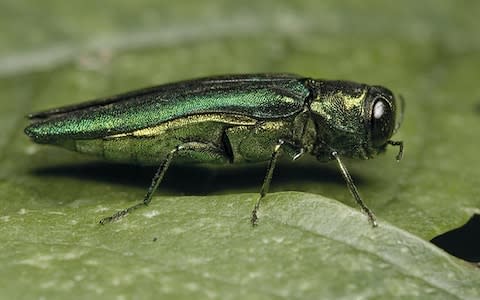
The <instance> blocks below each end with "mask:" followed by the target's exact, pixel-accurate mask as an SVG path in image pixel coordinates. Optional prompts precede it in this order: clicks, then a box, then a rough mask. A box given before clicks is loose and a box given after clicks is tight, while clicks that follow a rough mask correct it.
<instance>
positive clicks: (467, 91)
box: [0, 0, 480, 299]
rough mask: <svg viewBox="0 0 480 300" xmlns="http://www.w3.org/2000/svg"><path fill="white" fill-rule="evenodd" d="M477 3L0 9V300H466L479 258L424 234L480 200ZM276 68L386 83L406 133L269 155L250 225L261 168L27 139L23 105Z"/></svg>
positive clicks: (60, 4) (67, 4) (30, 4)
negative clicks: (147, 195) (164, 164)
mask: <svg viewBox="0 0 480 300" xmlns="http://www.w3.org/2000/svg"><path fill="white" fill-rule="evenodd" d="M479 12H480V3H478V2H474V1H421V2H420V1H396V2H393V1H361V2H360V1H341V2H340V1H301V0H295V1H175V2H172V1H148V0H139V1H101V2H98V1H81V2H71V1H53V0H47V1H42V2H38V1H26V0H24V1H21V0H20V1H19V0H15V1H13V0H3V1H2V2H1V3H0V28H1V33H0V104H1V106H0V128H1V130H2V133H1V134H0V212H1V213H0V223H1V227H0V263H1V265H2V270H1V271H0V289H1V292H2V293H1V294H0V298H4V299H13V298H17V299H18V298H42V297H43V298H66V297H68V298H86V297H89V296H93V297H102V298H116V299H134V298H147V297H152V298H153V297H156V298H158V297H162V296H163V297H165V298H169V299H192V298H211V299H244V298H247V297H248V298H249V299H267V298H268V299H273V298H278V299H294V298H296V299H318V298H322V299H332V298H336V299H338V298H347V299H349V298H356V299H357V298H358V299H363V298H368V299H378V298H381V299H385V298H392V297H398V298H406V299H407V298H408V299H411V298H420V299H429V298H432V299H451V298H459V299H475V298H476V299H478V298H479V297H480V288H479V287H478V282H480V274H479V270H478V269H475V268H474V267H473V266H472V265H470V264H468V263H466V262H464V261H461V260H459V259H456V258H454V257H452V256H450V255H448V254H446V253H445V252H443V251H442V250H440V249H438V248H436V247H435V246H433V245H431V244H430V243H429V242H428V241H429V240H430V239H431V238H433V237H435V236H437V235H439V234H441V233H444V232H446V231H448V230H451V229H453V228H456V227H458V226H461V225H462V224H464V223H465V222H466V221H467V220H468V219H469V218H470V217H471V216H472V215H474V214H475V213H476V214H479V213H480V196H479V195H480V180H479V178H480V168H479V167H480V166H479V158H478V149H479V146H480V144H479V135H478V124H479V122H480V85H479V84H478V78H479V75H478V74H479V71H478V70H480V35H479V34H478V29H479V28H480V21H479V19H478V13H479ZM252 72H292V73H298V74H302V75H305V76H309V77H313V78H326V79H348V80H354V81H360V82H365V83H369V84H380V85H384V86H386V87H388V88H390V89H391V90H393V91H395V92H396V93H400V94H402V95H403V96H404V97H405V99H406V104H407V108H406V113H405V119H404V122H403V125H402V127H401V129H400V131H399V132H398V133H397V135H396V136H395V137H394V138H395V139H399V140H403V141H404V142H405V156H404V160H403V161H402V162H401V163H396V162H395V159H394V158H395V155H396V149H390V150H389V151H387V153H386V154H385V155H383V156H381V157H379V158H377V159H374V160H369V161H347V164H348V166H349V169H350V171H351V172H352V175H353V177H354V179H355V181H356V183H357V185H358V188H359V190H360V193H361V194H362V196H363V198H364V199H365V201H366V202H367V204H368V205H369V206H370V208H372V210H373V211H374V212H375V213H376V214H377V216H378V217H379V219H380V227H379V228H377V229H371V228H370V226H369V225H368V223H367V221H366V217H365V216H364V215H362V214H361V213H360V212H359V210H358V208H357V207H356V206H355V204H354V203H353V200H352V198H351V196H350V195H349V192H348V190H347V189H346V187H345V183H344V182H343V180H342V178H341V176H340V174H339V173H338V171H337V169H336V166H335V165H334V164H320V163H315V162H313V160H311V159H305V160H303V159H302V160H301V161H298V162H295V163H291V162H288V161H284V162H282V163H281V164H280V166H279V167H278V168H277V169H276V171H275V175H274V178H273V181H272V187H271V193H270V194H269V195H268V197H267V198H266V203H265V205H264V206H263V207H262V210H261V212H260V215H259V216H260V224H259V226H258V227H257V228H255V229H252V228H251V227H250V225H249V214H250V211H251V208H252V207H253V204H254V201H255V200H256V197H257V193H258V191H259V189H260V185H261V182H262V179H263V176H264V173H265V170H266V165H265V164H259V165H254V166H241V167H238V168H237V167H230V166H227V167H223V168H211V167H208V166H179V165H177V166H173V167H172V169H171V170H169V172H168V173H167V177H166V180H165V182H164V183H162V185H161V186H160V188H159V191H158V192H157V194H156V195H155V197H154V199H153V203H152V205H151V206H150V207H149V208H148V209H145V210H143V211H139V212H138V213H135V214H133V215H130V216H128V217H127V218H125V219H124V220H122V221H120V222H118V223H115V224H111V225H108V226H103V227H102V226H99V225H97V221H98V220H99V219H100V218H101V217H103V216H106V215H109V214H111V213H113V212H114V211H116V210H117V209H121V208H124V207H126V206H128V205H130V204H131V203H133V202H134V201H138V200H140V199H141V197H142V196H143V194H144V192H145V190H146V188H147V186H148V184H149V182H150V179H151V176H152V175H153V172H154V169H152V168H141V167H136V166H124V165H113V164H108V163H104V162H98V161H97V160H95V159H93V158H89V157H85V156H81V155H78V154H76V153H71V152H68V151H65V150H62V149H57V148H54V147H47V146H39V145H34V144H33V143H32V142H30V141H29V140H28V138H27V137H26V136H25V135H24V134H23V128H24V127H25V125H26V124H27V121H26V119H25V118H24V116H25V115H26V114H27V113H28V112H31V111H35V110H41V109H46V108H51V107H54V106H58V105H66V104H72V103H75V102H80V101H84V100H88V99H92V98H97V97H103V96H108V95H112V94H115V93H119V92H124V91H127V90H130V89H135V88H140V87H144V86H149V85H156V84H160V83H166V82H171V81H176V80H180V79H188V78H193V77H198V76H208V75H213V74H225V73H252Z"/></svg>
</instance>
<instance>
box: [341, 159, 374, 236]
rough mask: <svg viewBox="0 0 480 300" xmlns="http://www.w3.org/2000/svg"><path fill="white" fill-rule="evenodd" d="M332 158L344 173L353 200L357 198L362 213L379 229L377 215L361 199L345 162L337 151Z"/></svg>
mask: <svg viewBox="0 0 480 300" xmlns="http://www.w3.org/2000/svg"><path fill="white" fill-rule="evenodd" d="M332 156H333V157H335V159H336V160H337V163H338V166H339V167H340V171H341V173H342V176H343V179H345V181H346V183H347V186H348V189H349V190H350V193H352V195H353V198H355V201H356V202H357V204H358V205H360V208H361V209H362V211H363V212H364V213H365V214H367V216H368V220H369V221H370V223H371V224H372V226H373V227H377V226H378V224H377V221H376V220H375V215H374V214H373V212H372V211H371V210H370V208H368V207H367V205H366V204H365V202H363V200H362V198H360V194H359V193H358V190H357V187H356V186H355V184H354V183H353V179H352V176H350V173H348V170H347V168H346V167H345V165H344V164H343V162H342V161H341V160H340V156H338V153H337V152H336V151H333V152H332Z"/></svg>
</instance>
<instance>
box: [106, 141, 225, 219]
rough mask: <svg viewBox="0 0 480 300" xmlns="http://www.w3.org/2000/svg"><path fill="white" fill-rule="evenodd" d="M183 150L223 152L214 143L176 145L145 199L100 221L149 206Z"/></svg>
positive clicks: (156, 173)
mask: <svg viewBox="0 0 480 300" xmlns="http://www.w3.org/2000/svg"><path fill="white" fill-rule="evenodd" d="M183 151H193V152H200V153H210V154H212V156H218V155H220V154H222V153H221V151H219V149H217V148H216V147H214V146H213V145H209V144H205V143H201V142H188V143H184V144H181V145H179V146H177V147H175V148H174V149H173V150H171V151H170V152H168V154H167V156H166V157H165V159H164V160H163V161H162V163H161V164H160V166H159V167H158V169H157V171H156V172H155V175H154V176H153V178H152V183H151V184H150V186H149V187H148V190H147V193H146V194H145V197H144V198H143V201H142V202H139V203H137V204H135V205H133V206H130V207H128V208H126V209H123V210H120V211H118V212H116V213H114V214H113V215H111V216H109V217H106V218H103V219H101V220H100V222H99V223H100V224H102V225H104V224H107V223H110V222H113V221H117V220H119V219H121V218H122V217H124V216H126V215H128V214H129V213H131V212H132V211H134V210H136V209H138V208H141V207H144V206H148V204H149V203H150V202H151V201H152V196H153V194H154V193H155V191H156V190H157V188H158V186H159V184H160V182H162V179H163V177H164V176H165V173H166V172H167V169H168V167H169V166H170V163H171V162H172V160H173V159H174V158H175V156H177V155H178V153H179V152H183ZM224 156H228V155H224ZM225 158H227V159H230V158H228V157H225Z"/></svg>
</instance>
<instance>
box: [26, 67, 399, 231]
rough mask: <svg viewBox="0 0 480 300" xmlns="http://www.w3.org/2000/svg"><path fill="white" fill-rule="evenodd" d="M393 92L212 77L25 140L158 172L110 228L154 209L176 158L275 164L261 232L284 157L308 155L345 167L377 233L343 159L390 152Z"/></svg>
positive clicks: (50, 114)
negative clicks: (150, 206)
mask: <svg viewBox="0 0 480 300" xmlns="http://www.w3.org/2000/svg"><path fill="white" fill-rule="evenodd" d="M397 110H398V109H397V105H396V102H395V97H394V96H393V94H392V92H390V91H389V90H388V89H386V88H384V87H381V86H370V85H366V84H359V83H354V82H349V81H334V80H314V79H310V78H304V77H301V76H297V75H292V74H249V75H229V76H217V77H207V78H201V79H194V80H188V81H182V82H177V83H171V84H165V85H160V86H156V87H152V88H147V89H142V90H138V91H133V92H129V93H125V94H121V95H118V96H113V97H109V98H105V99H100V100H94V101H90V102H86V103H84V104H79V105H73V106H67V107H61V108H55V109H51V110H47V111H43V112H38V113H33V114H31V115H29V116H28V117H29V119H30V120H31V121H32V123H31V124H30V126H28V127H27V128H26V129H25V133H26V134H27V135H28V136H29V137H31V138H32V139H33V141H35V142H37V143H41V144H53V145H57V146H61V147H65V148H67V149H70V150H73V151H77V152H81V153H86V154H91V155H96V156H99V157H101V158H104V159H107V160H111V161H118V162H127V163H136V164H143V165H158V166H159V168H158V170H157V172H156V173H155V175H154V177H153V180H152V184H151V185H150V187H149V189H148V191H147V193H146V195H145V198H144V199H143V201H142V202H141V203H138V204H136V205H134V206H132V207H130V208H127V209H125V210H122V211H119V212H117V213H115V214H114V215H112V216H110V217H107V218H104V219H102V220H101V221H100V223H102V224H104V223H106V222H110V221H113V220H116V219H119V218H121V217H122V216H124V215H126V214H128V213H129V212H131V211H133V210H135V209H137V208H139V207H142V206H146V205H148V204H149V203H150V201H151V198H152V194H153V193H154V192H155V190H156V189H157V187H158V185H159V184H160V182H161V180H162V178H163V177H164V175H165V172H166V171H167V169H168V166H169V165H170V163H171V162H172V160H174V159H175V160H179V161H183V162H187V163H193V162H208V163H211V162H216V163H247V162H259V161H269V165H268V169H267V174H266V176H265V180H264V182H263V185H262V188H261V191H260V196H259V198H258V201H257V202H256V204H255V207H254V208H253V211H252V217H251V221H252V224H254V225H255V224H256V223H257V220H258V219H257V211H258V209H259V206H260V203H261V200H262V198H263V197H264V196H265V195H266V193H267V191H268V188H269V185H270V181H271V178H272V172H273V169H274V168H275V164H276V162H277V159H278V156H279V155H280V153H281V152H283V153H285V154H286V155H288V156H289V157H291V159H292V160H296V159H298V158H299V157H301V156H302V155H304V154H305V153H308V154H311V155H313V156H315V157H316V158H317V159H318V160H320V161H328V160H336V162H337V163H338V165H339V167H340V171H341V173H342V175H343V177H344V179H345V181H346V183H347V186H348V188H349V189H350V191H351V193H352V194H353V196H354V198H355V200H356V202H357V203H358V204H359V205H360V207H361V209H362V210H363V211H364V212H365V213H366V214H367V216H368V218H369V220H370V222H371V223H372V225H373V226H376V221H375V217H374V215H373V213H372V211H371V210H370V209H369V208H368V207H367V206H366V205H365V203H364V202H363V201H362V199H361V198H360V196H359V194H358V191H357V189H356V187H355V185H354V183H353V180H352V178H351V177H350V175H349V173H348V171H347V169H346V167H345V165H344V164H343V163H342V160H341V157H351V158H360V159H368V158H372V157H374V156H376V155H377V154H379V153H381V152H383V151H385V148H386V147H387V145H388V144H391V145H398V146H400V151H399V154H398V157H397V159H400V156H401V154H402V149H403V143H402V142H394V141H391V140H390V137H391V136H392V134H393V133H394V132H395V131H396V130H397V128H398V126H399V124H400V122H397V121H396V115H397Z"/></svg>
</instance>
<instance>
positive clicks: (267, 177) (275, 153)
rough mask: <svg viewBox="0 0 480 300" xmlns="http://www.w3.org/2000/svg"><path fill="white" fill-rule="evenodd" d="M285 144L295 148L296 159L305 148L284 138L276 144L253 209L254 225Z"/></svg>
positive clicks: (252, 219)
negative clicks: (296, 145)
mask: <svg viewBox="0 0 480 300" xmlns="http://www.w3.org/2000/svg"><path fill="white" fill-rule="evenodd" d="M284 145H287V146H290V147H291V148H295V149H296V150H298V151H296V154H295V155H293V157H292V159H293V160H296V159H298V158H300V157H301V156H302V155H303V154H304V153H305V151H304V149H303V148H297V147H295V146H294V145H293V144H291V143H288V142H285V141H284V140H282V139H280V140H278V143H277V144H276V145H275V148H274V150H273V153H272V157H271V158H270V162H269V164H268V168H267V174H266V175H265V178H264V180H263V184H262V188H261V190H260V197H259V198H258V200H257V202H256V203H255V206H254V208H253V210H252V217H251V219H250V221H251V222H252V225H253V226H255V225H257V223H258V216H257V212H258V210H259V208H260V203H261V201H262V199H263V198H264V197H265V195H266V194H267V193H268V189H269V188H270V182H271V181H272V175H273V169H275V166H276V164H277V160H278V157H279V156H280V150H281V149H282V147H283V146H284Z"/></svg>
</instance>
